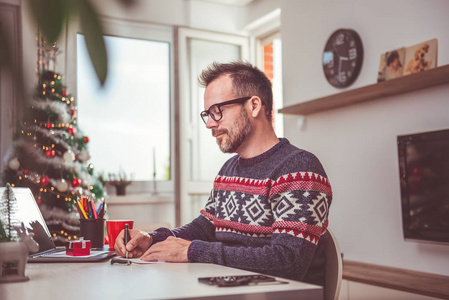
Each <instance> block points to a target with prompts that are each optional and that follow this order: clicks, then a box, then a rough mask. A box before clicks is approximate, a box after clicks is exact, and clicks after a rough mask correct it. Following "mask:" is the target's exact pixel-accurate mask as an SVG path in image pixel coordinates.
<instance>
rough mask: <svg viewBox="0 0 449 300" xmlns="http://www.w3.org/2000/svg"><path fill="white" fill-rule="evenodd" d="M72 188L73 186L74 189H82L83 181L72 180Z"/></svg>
mask: <svg viewBox="0 0 449 300" xmlns="http://www.w3.org/2000/svg"><path fill="white" fill-rule="evenodd" d="M72 186H73V187H74V188H77V187H80V186H81V179H79V178H74V179H73V180H72Z"/></svg>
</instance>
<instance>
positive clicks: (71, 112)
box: [69, 109, 76, 117]
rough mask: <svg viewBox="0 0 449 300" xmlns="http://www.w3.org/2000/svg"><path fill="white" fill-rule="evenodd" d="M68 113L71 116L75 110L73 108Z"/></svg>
mask: <svg viewBox="0 0 449 300" xmlns="http://www.w3.org/2000/svg"><path fill="white" fill-rule="evenodd" d="M69 114H70V115H71V116H72V117H73V116H74V115H75V114H76V110H75V109H71V110H69Z"/></svg>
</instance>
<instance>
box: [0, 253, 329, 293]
mask: <svg viewBox="0 0 449 300" xmlns="http://www.w3.org/2000/svg"><path fill="white" fill-rule="evenodd" d="M25 274H26V275H27V276H29V277H30V278H31V279H30V280H29V281H27V282H19V283H7V284H0V299H2V300H13V299H14V300H16V299H17V300H21V299H26V300H28V299H32V300H40V299H45V300H48V299H69V300H70V299H76V300H80V299H83V300H85V299H95V300H102V299H107V300H113V299H120V300H123V299H127V300H129V299H220V300H222V299H233V300H235V299H245V300H259V299H266V300H268V299H273V300H279V299H282V300H288V299H307V300H313V299H323V290H322V287H320V286H316V285H312V284H307V283H302V282H297V281H289V280H285V279H280V280H283V281H288V282H289V283H288V284H276V285H251V286H238V287H217V286H209V285H206V284H203V283H199V282H198V277H212V276H231V275H248V274H254V273H252V272H247V271H243V270H239V269H234V268H228V267H223V266H219V265H213V264H199V263H157V264H144V265H138V264H132V265H129V266H126V265H116V264H114V265H111V264H110V261H109V260H107V261H104V262H98V263H28V264H27V266H26V272H25Z"/></svg>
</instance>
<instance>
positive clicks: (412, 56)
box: [404, 39, 438, 75]
mask: <svg viewBox="0 0 449 300" xmlns="http://www.w3.org/2000/svg"><path fill="white" fill-rule="evenodd" d="M437 58H438V39H432V40H429V41H426V42H422V43H419V44H416V45H414V46H411V47H407V49H406V53H405V65H404V75H410V74H415V73H419V72H422V71H427V70H430V69H434V68H436V67H437Z"/></svg>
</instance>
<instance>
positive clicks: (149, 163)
mask: <svg viewBox="0 0 449 300" xmlns="http://www.w3.org/2000/svg"><path fill="white" fill-rule="evenodd" d="M105 43H106V48H107V52H108V60H109V65H108V76H107V79H106V82H105V85H104V87H101V86H100V85H99V82H98V79H97V78H96V75H95V73H94V70H93V67H92V64H91V63H90V60H89V57H88V53H87V50H86V47H85V41H84V36H83V35H82V34H78V35H77V82H78V116H79V117H78V122H79V126H80V128H81V129H84V131H85V133H86V135H87V136H89V138H90V140H91V141H92V142H90V143H89V152H90V154H91V159H92V161H93V163H94V165H95V169H96V170H97V171H99V172H101V171H104V173H105V174H108V173H117V172H118V170H123V171H124V172H125V173H126V174H128V175H129V174H131V175H132V176H133V179H134V180H136V181H146V180H152V179H153V173H154V171H155V175H156V179H157V180H168V179H170V171H169V170H170V113H169V109H170V91H169V85H170V80H169V45H168V43H166V42H157V41H146V40H138V39H129V38H122V37H112V36H106V37H105ZM136 158H137V159H136Z"/></svg>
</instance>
